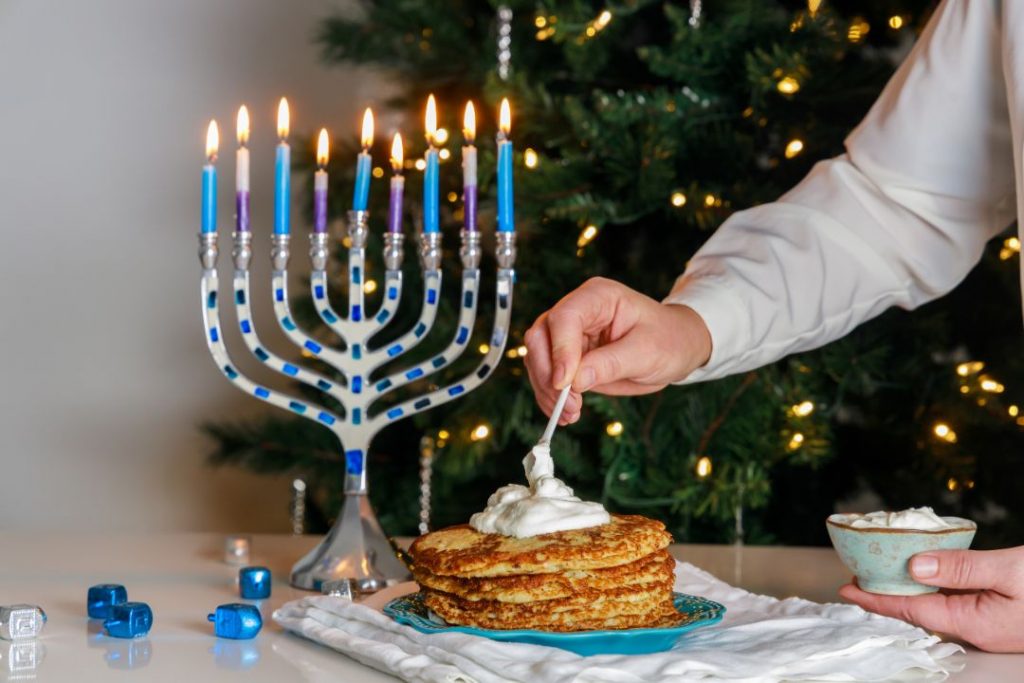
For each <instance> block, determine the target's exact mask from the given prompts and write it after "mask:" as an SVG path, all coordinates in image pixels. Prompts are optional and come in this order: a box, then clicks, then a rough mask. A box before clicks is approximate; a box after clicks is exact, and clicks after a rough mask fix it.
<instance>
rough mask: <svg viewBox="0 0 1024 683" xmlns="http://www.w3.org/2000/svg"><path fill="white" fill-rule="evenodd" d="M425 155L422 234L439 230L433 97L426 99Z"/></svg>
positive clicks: (435, 110) (435, 111)
mask: <svg viewBox="0 0 1024 683" xmlns="http://www.w3.org/2000/svg"><path fill="white" fill-rule="evenodd" d="M426 131H427V144H428V145H429V147H427V154H426V168H425V169H424V171H423V232H425V233H432V232H438V231H439V230H440V229H441V226H440V217H439V215H438V211H439V208H440V207H439V203H440V187H439V183H438V180H439V179H438V176H439V175H440V173H439V168H438V164H440V160H439V155H438V153H437V148H436V147H434V139H435V136H436V135H437V104H436V103H435V102H434V96H433V95H431V96H430V97H428V98H427V116H426Z"/></svg>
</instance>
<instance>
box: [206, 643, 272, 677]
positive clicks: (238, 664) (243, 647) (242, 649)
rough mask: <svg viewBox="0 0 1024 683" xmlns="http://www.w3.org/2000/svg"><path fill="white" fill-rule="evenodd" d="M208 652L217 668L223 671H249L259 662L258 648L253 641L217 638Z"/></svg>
mask: <svg viewBox="0 0 1024 683" xmlns="http://www.w3.org/2000/svg"><path fill="white" fill-rule="evenodd" d="M210 652H212V653H213V661H214V662H216V664H217V666H219V667H221V668H224V669H235V670H242V669H249V668H252V667H253V666H255V665H256V663H257V662H259V661H260V646H259V644H258V643H257V642H256V641H253V640H227V639H225V638H218V639H217V642H216V643H214V645H213V647H211V648H210Z"/></svg>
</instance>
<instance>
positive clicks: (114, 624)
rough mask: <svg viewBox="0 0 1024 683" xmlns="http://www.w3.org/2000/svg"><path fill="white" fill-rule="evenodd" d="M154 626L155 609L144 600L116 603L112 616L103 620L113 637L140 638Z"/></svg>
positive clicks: (108, 632) (109, 634) (105, 627)
mask: <svg viewBox="0 0 1024 683" xmlns="http://www.w3.org/2000/svg"><path fill="white" fill-rule="evenodd" d="M152 626H153V610H151V609H150V608H149V605H147V604H146V603H144V602H122V603H121V604H120V605H114V607H113V609H112V612H111V615H110V618H109V619H107V620H106V621H104V622H103V628H104V629H106V631H107V635H108V636H111V637H113V638H139V637H141V636H144V635H146V634H147V633H149V629H150V628H152Z"/></svg>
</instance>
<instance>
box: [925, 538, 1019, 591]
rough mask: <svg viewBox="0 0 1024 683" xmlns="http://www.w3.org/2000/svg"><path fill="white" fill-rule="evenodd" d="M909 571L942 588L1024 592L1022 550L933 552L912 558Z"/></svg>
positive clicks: (927, 582)
mask: <svg viewBox="0 0 1024 683" xmlns="http://www.w3.org/2000/svg"><path fill="white" fill-rule="evenodd" d="M909 571H910V575H911V576H913V577H914V580H915V581H918V582H920V583H924V584H928V585H930V586H940V587H942V588H954V589H959V590H981V589H991V590H994V591H997V592H999V593H1002V594H1004V595H1014V596H1015V595H1020V594H1021V592H1022V590H1024V589H1022V586H1021V583H1022V580H1024V556H1022V554H1021V552H1020V551H1019V550H1018V549H1009V550H933V551H929V552H926V553H920V554H918V555H915V556H914V557H912V558H911V559H910V564H909Z"/></svg>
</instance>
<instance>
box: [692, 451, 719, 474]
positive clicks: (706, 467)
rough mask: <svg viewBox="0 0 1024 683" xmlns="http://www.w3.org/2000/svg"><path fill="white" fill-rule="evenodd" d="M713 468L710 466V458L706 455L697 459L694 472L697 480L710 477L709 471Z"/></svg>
mask: <svg viewBox="0 0 1024 683" xmlns="http://www.w3.org/2000/svg"><path fill="white" fill-rule="evenodd" d="M713 469H714V467H713V466H712V464H711V458H709V457H708V456H706V455H702V456H701V457H700V458H698V459H697V466H696V467H695V468H694V470H695V471H696V472H697V478H698V479H707V478H708V477H710V476H711V471H712V470H713Z"/></svg>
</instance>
